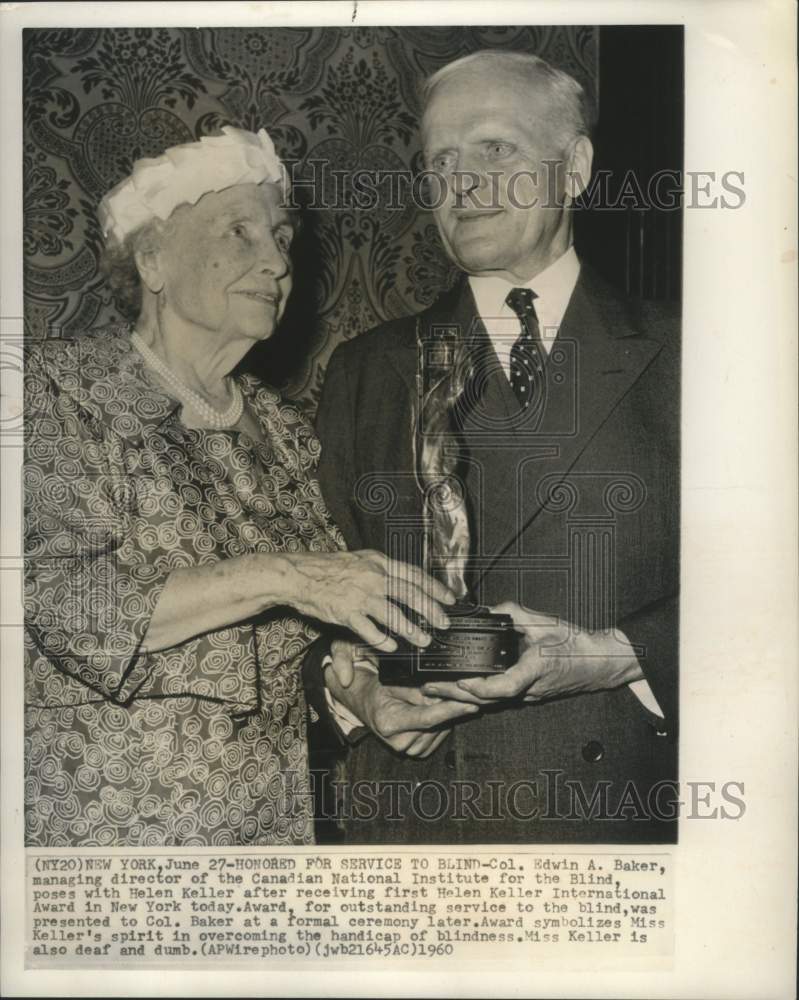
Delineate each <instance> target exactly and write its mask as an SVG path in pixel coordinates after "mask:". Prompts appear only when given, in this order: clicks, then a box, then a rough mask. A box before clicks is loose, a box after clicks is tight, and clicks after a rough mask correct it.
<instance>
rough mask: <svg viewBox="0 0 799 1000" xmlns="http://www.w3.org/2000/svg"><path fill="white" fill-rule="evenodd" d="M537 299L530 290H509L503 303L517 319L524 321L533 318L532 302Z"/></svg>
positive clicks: (533, 308)
mask: <svg viewBox="0 0 799 1000" xmlns="http://www.w3.org/2000/svg"><path fill="white" fill-rule="evenodd" d="M537 298H538V296H537V295H536V294H535V292H534V291H533V290H532V288H511V290H510V291H509V292H508V295H507V298H506V299H505V301H506V302H507V303H508V305H509V306H510V307H511V309H512V310H513V311H514V312H515V313H516V315H517V316H518V317H519V319H526V318H528V317H531V316H535V306H534V305H533V301H534V300H535V299H537Z"/></svg>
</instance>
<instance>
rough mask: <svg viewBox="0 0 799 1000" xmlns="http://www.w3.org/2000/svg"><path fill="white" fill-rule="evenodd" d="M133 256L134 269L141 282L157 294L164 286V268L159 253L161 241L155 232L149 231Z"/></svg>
mask: <svg viewBox="0 0 799 1000" xmlns="http://www.w3.org/2000/svg"><path fill="white" fill-rule="evenodd" d="M133 258H134V260H135V261H136V270H137V271H138V272H139V277H140V278H141V280H142V284H143V285H144V286H145V288H147V289H148V290H149V291H151V292H152V293H153V295H157V294H158V293H159V292H160V291H162V290H163V287H164V280H165V275H164V268H163V257H162V253H161V242H160V240H159V239H158V238H157V237H156V234H155V233H149V234H148V235H147V238H146V239H143V240H142V241H141V242H140V243H139V245H138V246H137V247H136V250H135V251H134V254H133Z"/></svg>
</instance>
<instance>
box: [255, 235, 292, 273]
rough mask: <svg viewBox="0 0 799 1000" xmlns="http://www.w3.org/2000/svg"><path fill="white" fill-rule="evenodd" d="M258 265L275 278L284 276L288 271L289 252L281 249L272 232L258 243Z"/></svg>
mask: <svg viewBox="0 0 799 1000" xmlns="http://www.w3.org/2000/svg"><path fill="white" fill-rule="evenodd" d="M257 253H258V267H259V268H260V269H261V270H262V271H267V272H268V273H269V274H272V275H274V277H275V278H282V277H283V275H284V274H286V272H287V271H288V268H289V262H288V253H287V252H285V251H284V250H282V249H281V247H280V246H279V244H278V242H277V240H276V239H275V238H274V237H273V236H272V235H271V234H270V235H269V236H265V237H264V238H263V239H262V240H260V241H259V243H258V249H257Z"/></svg>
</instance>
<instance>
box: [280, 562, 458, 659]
mask: <svg viewBox="0 0 799 1000" xmlns="http://www.w3.org/2000/svg"><path fill="white" fill-rule="evenodd" d="M282 558H283V559H285V560H286V562H287V564H288V571H287V572H286V576H285V594H284V599H285V603H286V604H290V605H291V606H292V607H293V608H296V609H297V611H299V612H300V613H301V614H304V615H308V616H310V617H311V618H318V619H319V620H320V621H324V622H329V623H331V624H333V625H339V626H342V627H343V628H346V629H349V630H351V631H352V632H354V633H355V634H356V635H357V636H359V637H360V638H361V639H362V640H363V641H364V642H365V643H368V645H370V646H374V647H375V648H376V649H379V650H381V652H385V653H391V652H393V651H394V650H396V648H397V643H396V641H395V640H394V639H393V638H391V636H390V635H387V634H386V632H389V633H394V634H395V635H399V636H402V638H404V639H407V640H408V641H409V642H411V643H413V644H414V645H416V646H426V645H427V644H428V643H429V642H430V638H431V637H430V635H429V633H428V632H426V631H425V630H424V629H423V628H421V627H420V626H418V625H415V624H414V623H413V622H412V621H411V620H410V619H409V618H408V616H407V615H405V614H404V613H403V612H402V610H401V609H400V608H399V607H398V604H401V605H404V606H405V607H406V608H408V609H410V610H411V611H415V612H416V613H418V614H419V615H421V616H422V617H423V618H424V619H425V620H426V621H427V622H428V623H429V624H430V625H431V626H432V627H433V628H442V629H443V628H447V627H448V625H449V619H448V617H447V615H446V614H445V613H444V611H442V609H441V608H440V607H439V605H440V604H453V603H454V602H455V595H454V594H452V593H451V592H450V591H449V590H448V589H447V587H445V586H444V585H443V584H442V583H439V582H438V581H437V580H434V579H433V578H432V577H430V576H428V575H427V574H426V573H425V572H423V571H422V570H421V569H419V568H418V567H416V566H410V565H408V564H407V563H402V562H397V561H395V560H393V559H389V558H388V557H387V556H384V555H383V554H382V553H381V552H373V551H370V550H365V551H362V552H330V553H312V552H308V553H296V554H294V553H291V554H288V553H287V554H285V555H283V556H282ZM383 630H385V631H383Z"/></svg>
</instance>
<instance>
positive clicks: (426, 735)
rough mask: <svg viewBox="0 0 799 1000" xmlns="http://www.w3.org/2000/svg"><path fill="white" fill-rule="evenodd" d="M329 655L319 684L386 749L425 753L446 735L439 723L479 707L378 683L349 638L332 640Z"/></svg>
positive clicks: (368, 658) (370, 663) (372, 663)
mask: <svg viewBox="0 0 799 1000" xmlns="http://www.w3.org/2000/svg"><path fill="white" fill-rule="evenodd" d="M345 647H348V648H345ZM332 656H333V663H332V665H331V666H330V667H328V668H327V670H326V671H325V683H326V684H327V686H328V688H329V690H330V693H331V694H332V695H333V697H334V698H336V699H337V700H338V701H340V702H341V703H342V704H343V705H346V707H347V708H348V709H349V710H350V711H351V712H352V713H353V714H354V715H356V716H357V717H358V718H359V719H360V720H361V721H362V722H363V723H364V725H366V726H368V727H369V729H371V730H372V732H373V733H374V734H375V735H376V736H378V737H379V738H380V739H381V740H382V741H383V742H384V743H385V744H387V745H388V746H390V747H391V749H392V750H397V751H398V752H400V753H404V754H407V755H408V756H410V757H428V756H429V755H430V754H431V753H432V752H433V751H434V750H435V749H436V748H437V747H438V746H439V745H440V744H441V743H442V742H443V741H444V740H445V739H446V738H447V736H448V735H449V729H446V728H442V726H446V725H447V723H450V722H452V721H454V720H455V719H458V718H463V717H465V716H470V715H475V714H476V713H477V712H479V707H478V706H477V705H474V704H467V703H465V702H462V701H442V700H441V699H439V698H433V697H430V696H428V695H425V694H423V693H422V692H421V691H420V690H419V689H418V688H405V687H387V686H384V685H382V684H381V683H380V681H379V679H378V676H377V673H376V669H377V661H376V659H375V658H374V656H373V655H372V654H368V653H365V652H364V650H363V649H362V648H359V647H357V646H355V645H354V644H352V643H347V642H342V641H337V642H334V643H333V648H332ZM340 678H341V679H343V680H347V679H348V680H349V682H348V683H347V684H342V683H341V680H340Z"/></svg>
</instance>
